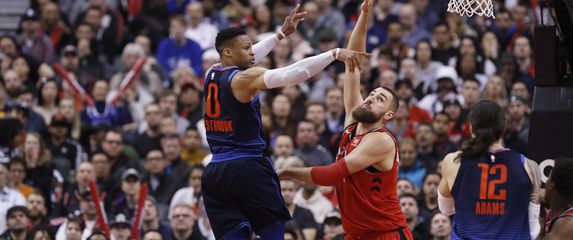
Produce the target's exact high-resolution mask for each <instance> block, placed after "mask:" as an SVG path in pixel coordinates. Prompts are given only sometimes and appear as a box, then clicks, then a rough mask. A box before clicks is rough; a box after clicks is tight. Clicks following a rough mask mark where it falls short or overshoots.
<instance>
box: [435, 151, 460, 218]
mask: <svg viewBox="0 0 573 240" xmlns="http://www.w3.org/2000/svg"><path fill="white" fill-rule="evenodd" d="M459 153H460V152H454V153H450V154H448V155H446V157H445V158H444V160H443V162H442V180H440V185H438V208H439V209H440V212H442V213H443V214H444V215H446V216H450V215H453V214H455V213H456V209H455V201H454V198H453V196H452V193H451V189H452V186H453V185H454V181H455V180H456V176H457V175H458V171H459V169H460V162H459V161H457V162H456V161H455V159H456V158H457V156H458V154H459Z"/></svg>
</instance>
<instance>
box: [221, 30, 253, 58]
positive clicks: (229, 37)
mask: <svg viewBox="0 0 573 240" xmlns="http://www.w3.org/2000/svg"><path fill="white" fill-rule="evenodd" d="M242 35H247V33H246V32H245V30H242V29H239V28H226V29H223V30H222V31H220V32H219V33H218V34H217V37H216V38H215V49H216V50H217V52H218V53H219V55H221V51H222V50H223V47H225V46H226V45H227V44H229V43H230V42H231V41H233V40H234V39H235V38H237V37H238V36H242Z"/></svg>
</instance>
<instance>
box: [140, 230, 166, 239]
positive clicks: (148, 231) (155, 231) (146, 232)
mask: <svg viewBox="0 0 573 240" xmlns="http://www.w3.org/2000/svg"><path fill="white" fill-rule="evenodd" d="M148 233H157V234H159V235H160V236H161V239H164V238H163V235H161V233H160V232H159V231H157V230H153V229H152V230H147V231H145V232H144V233H143V235H141V236H142V238H144V237H145V235H147V234H148Z"/></svg>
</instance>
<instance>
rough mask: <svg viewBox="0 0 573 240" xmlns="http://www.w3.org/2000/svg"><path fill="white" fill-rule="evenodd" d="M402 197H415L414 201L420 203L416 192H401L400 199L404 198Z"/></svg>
mask: <svg viewBox="0 0 573 240" xmlns="http://www.w3.org/2000/svg"><path fill="white" fill-rule="evenodd" d="M402 198H412V199H414V202H416V204H418V198H417V197H416V195H414V194H411V193H402V194H400V196H398V199H399V200H402Z"/></svg>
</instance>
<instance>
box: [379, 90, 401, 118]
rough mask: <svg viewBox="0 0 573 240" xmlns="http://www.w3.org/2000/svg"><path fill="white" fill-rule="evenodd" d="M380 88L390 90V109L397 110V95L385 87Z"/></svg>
mask: <svg viewBox="0 0 573 240" xmlns="http://www.w3.org/2000/svg"><path fill="white" fill-rule="evenodd" d="M382 89H384V90H386V91H388V92H390V94H391V95H392V111H394V112H396V110H398V105H400V102H399V100H398V95H396V93H395V92H394V91H393V90H392V89H390V88H387V87H382Z"/></svg>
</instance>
